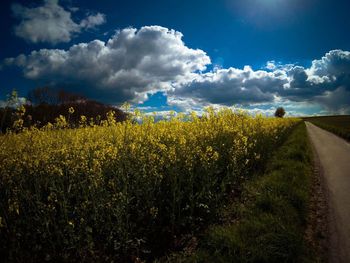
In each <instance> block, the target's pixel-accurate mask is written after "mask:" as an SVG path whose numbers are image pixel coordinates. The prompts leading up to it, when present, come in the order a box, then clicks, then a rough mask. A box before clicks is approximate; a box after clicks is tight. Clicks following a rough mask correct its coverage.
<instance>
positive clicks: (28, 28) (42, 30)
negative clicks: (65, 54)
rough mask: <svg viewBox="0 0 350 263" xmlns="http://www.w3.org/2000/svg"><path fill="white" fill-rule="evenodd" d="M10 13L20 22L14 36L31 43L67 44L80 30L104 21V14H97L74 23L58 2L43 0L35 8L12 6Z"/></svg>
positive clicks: (68, 12)
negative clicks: (41, 3)
mask: <svg viewBox="0 0 350 263" xmlns="http://www.w3.org/2000/svg"><path fill="white" fill-rule="evenodd" d="M12 12H13V14H14V16H15V17H16V18H17V19H19V20H20V22H19V24H18V25H16V26H15V28H14V32H15V34H16V36H18V37H20V38H23V39H25V40H27V41H29V42H32V43H40V42H46V43H51V44H57V43H60V42H69V41H70V40H71V39H72V37H73V36H74V35H75V34H78V33H80V32H81V31H82V30H85V29H88V28H94V27H96V26H98V25H101V24H103V23H105V21H106V17H105V15H104V14H101V13H97V14H91V15H89V16H87V17H85V18H84V19H83V20H81V21H80V23H76V22H74V21H73V19H72V13H71V12H70V11H69V10H66V9H64V8H63V7H62V6H60V5H59V3H58V0H44V1H43V5H41V6H37V7H25V6H23V5H21V4H13V5H12Z"/></svg>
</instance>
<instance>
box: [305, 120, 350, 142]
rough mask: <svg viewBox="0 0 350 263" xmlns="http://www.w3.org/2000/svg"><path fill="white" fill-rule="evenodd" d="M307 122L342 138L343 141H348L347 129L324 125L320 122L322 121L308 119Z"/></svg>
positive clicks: (349, 136)
mask: <svg viewBox="0 0 350 263" xmlns="http://www.w3.org/2000/svg"><path fill="white" fill-rule="evenodd" d="M307 121H309V122H311V123H312V124H315V125H316V126H318V127H320V128H322V129H324V130H327V131H329V132H332V133H334V134H336V135H338V136H340V137H342V138H343V139H345V140H347V141H350V131H349V130H347V129H344V128H342V127H337V126H333V125H330V124H327V123H324V122H322V120H310V119H309V120H307Z"/></svg>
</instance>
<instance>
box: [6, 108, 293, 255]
mask: <svg viewBox="0 0 350 263" xmlns="http://www.w3.org/2000/svg"><path fill="white" fill-rule="evenodd" d="M70 113H71V114H74V109H70ZM134 115H135V117H137V118H142V122H141V124H140V123H137V122H135V121H132V120H128V121H125V122H115V121H114V119H113V113H109V116H107V120H106V121H104V122H102V123H101V125H99V126H96V125H94V124H93V123H92V124H91V125H89V124H88V123H87V120H86V118H84V117H83V116H82V117H81V125H80V128H77V129H69V128H68V129H67V128H66V127H67V123H66V120H65V119H64V117H63V116H60V117H59V118H57V123H55V124H48V125H47V126H46V127H43V128H41V129H36V128H30V129H23V131H21V132H19V133H17V134H15V133H12V134H5V135H1V136H0V195H1V198H0V205H1V206H0V236H1V240H0V247H1V248H0V249H1V250H2V251H1V254H6V257H7V258H8V259H12V260H21V259H25V258H32V259H34V261H35V260H39V261H40V260H45V259H46V260H47V259H52V260H63V261H64V260H66V261H70V260H73V259H75V260H79V261H80V260H82V261H84V259H85V260H88V259H96V260H102V261H111V260H112V259H116V260H122V261H125V260H130V257H131V256H135V257H137V258H139V257H140V258H147V257H149V256H150V255H155V254H157V253H158V252H159V251H161V250H165V249H167V248H169V247H174V245H173V244H174V237H175V236H181V235H182V234H184V233H189V232H194V231H196V230H198V229H200V228H201V227H203V226H205V225H208V224H209V223H211V222H214V220H215V216H216V215H217V213H218V211H219V210H220V208H222V206H223V204H224V203H225V202H227V201H228V200H229V197H230V196H231V195H232V192H234V191H235V190H236V189H239V187H240V185H241V183H242V181H244V180H247V179H249V178H250V176H252V175H253V174H254V173H255V172H257V171H261V170H262V169H263V167H264V164H265V162H266V160H267V159H268V158H269V157H270V154H271V152H272V151H273V150H274V149H275V148H276V147H277V146H278V145H279V144H280V143H281V142H282V141H283V140H284V139H285V138H286V136H287V135H288V133H289V131H290V130H291V129H292V127H293V126H294V125H295V124H296V123H297V122H298V121H299V120H298V119H294V118H268V117H262V116H255V117H252V116H249V115H248V114H246V113H244V112H235V111H232V110H230V109H223V110H220V111H218V112H214V111H213V110H212V109H209V110H208V111H207V112H206V114H204V115H203V116H201V117H199V116H196V114H194V113H193V114H191V115H190V116H184V115H178V116H173V117H172V118H171V120H167V121H160V122H156V123H155V122H154V121H153V118H152V117H149V116H143V117H142V116H141V117H140V116H139V115H140V114H139V112H135V114H134ZM73 261H74V260H73Z"/></svg>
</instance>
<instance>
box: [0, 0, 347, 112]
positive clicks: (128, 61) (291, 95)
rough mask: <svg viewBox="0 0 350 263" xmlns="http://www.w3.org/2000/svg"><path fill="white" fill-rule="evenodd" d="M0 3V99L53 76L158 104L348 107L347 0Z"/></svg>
mask: <svg viewBox="0 0 350 263" xmlns="http://www.w3.org/2000/svg"><path fill="white" fill-rule="evenodd" d="M1 5H2V7H1V10H0V20H1V32H2V35H3V36H2V41H1V42H0V61H1V62H0V63H1V70H0V80H1V82H2V87H1V90H0V99H4V98H5V96H6V94H8V93H9V92H10V91H11V90H12V89H13V88H16V89H17V90H18V91H19V93H20V95H21V96H24V97H25V96H26V94H27V93H28V91H29V90H30V89H32V88H34V87H38V86H43V85H50V86H53V87H59V88H62V87H63V88H65V89H67V90H71V91H74V92H80V93H83V94H85V95H87V96H89V97H91V98H93V99H97V100H100V101H103V102H106V103H110V104H115V105H119V104H120V103H122V102H124V101H129V102H130V103H131V104H132V105H134V106H138V107H141V108H142V109H144V110H145V111H159V112H163V113H166V112H167V111H168V110H171V109H175V110H177V111H190V110H196V111H201V109H203V107H206V106H214V107H221V106H227V107H236V108H237V107H239V108H245V109H247V110H249V111H253V112H256V111H260V112H263V113H266V114H271V113H272V112H273V111H274V109H275V108H276V107H277V106H280V105H282V106H284V107H285V108H286V109H287V112H289V113H290V114H295V115H301V114H308V115H309V114H346V113H350V53H349V51H350V34H349V33H350V29H349V28H350V19H348V10H350V2H349V1H347V0H338V1H330V0H244V1H243V0H215V1H209V0H208V1H203V0H202V1H199V0H187V1H185V0H177V1H174V0H173V1H170V0H162V1H155V0H153V1H138V0H129V1H77V0H61V1H58V0H45V1H23V0H22V1H6V0H5V1H2V3H1Z"/></svg>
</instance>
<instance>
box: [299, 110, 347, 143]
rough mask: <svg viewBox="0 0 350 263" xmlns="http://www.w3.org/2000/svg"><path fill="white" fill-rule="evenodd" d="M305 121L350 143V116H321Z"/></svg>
mask: <svg viewBox="0 0 350 263" xmlns="http://www.w3.org/2000/svg"><path fill="white" fill-rule="evenodd" d="M303 119H304V120H305V121H309V122H311V123H313V124H315V125H317V126H319V127H320V128H323V129H325V130H328V131H330V132H333V133H335V134H337V135H338V136H340V137H342V138H344V139H346V140H348V141H350V115H340V116H319V117H308V118H303Z"/></svg>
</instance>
